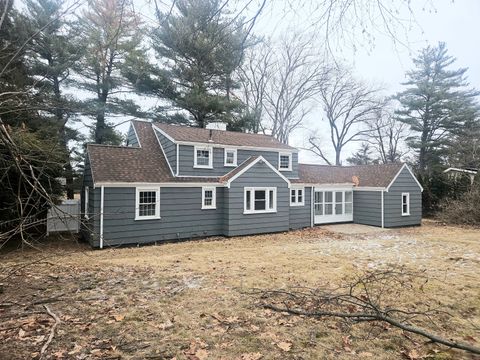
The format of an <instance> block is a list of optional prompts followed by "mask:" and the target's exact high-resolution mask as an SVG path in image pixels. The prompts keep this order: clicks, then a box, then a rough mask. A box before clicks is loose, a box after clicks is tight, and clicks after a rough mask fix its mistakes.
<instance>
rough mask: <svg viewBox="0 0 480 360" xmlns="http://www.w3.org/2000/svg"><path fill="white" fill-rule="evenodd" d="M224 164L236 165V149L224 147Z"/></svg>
mask: <svg viewBox="0 0 480 360" xmlns="http://www.w3.org/2000/svg"><path fill="white" fill-rule="evenodd" d="M224 159H225V161H224V166H237V149H225V155H224Z"/></svg>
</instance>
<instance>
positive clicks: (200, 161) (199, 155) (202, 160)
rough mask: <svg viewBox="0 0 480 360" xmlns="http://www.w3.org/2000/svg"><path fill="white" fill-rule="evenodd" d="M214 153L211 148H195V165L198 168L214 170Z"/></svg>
mask: <svg viewBox="0 0 480 360" xmlns="http://www.w3.org/2000/svg"><path fill="white" fill-rule="evenodd" d="M212 155H213V152H212V148H211V147H210V146H205V147H202V146H195V153H194V158H195V159H194V163H193V164H194V165H193V167H196V168H204V169H211V168H213V166H212V165H213V156H212Z"/></svg>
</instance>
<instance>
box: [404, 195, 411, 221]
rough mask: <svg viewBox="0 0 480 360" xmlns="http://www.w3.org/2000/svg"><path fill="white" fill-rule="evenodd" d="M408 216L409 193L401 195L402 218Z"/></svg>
mask: <svg viewBox="0 0 480 360" xmlns="http://www.w3.org/2000/svg"><path fill="white" fill-rule="evenodd" d="M409 215H410V193H402V216H409Z"/></svg>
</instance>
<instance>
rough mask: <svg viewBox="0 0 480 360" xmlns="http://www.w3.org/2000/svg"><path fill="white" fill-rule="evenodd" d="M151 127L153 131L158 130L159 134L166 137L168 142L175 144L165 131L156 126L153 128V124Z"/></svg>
mask: <svg viewBox="0 0 480 360" xmlns="http://www.w3.org/2000/svg"><path fill="white" fill-rule="evenodd" d="M152 127H153V128H154V129H155V130H158V132H160V133H161V134H162V135H163V136H165V137H166V138H167V139H168V140H170V141H171V142H173V143H177V142H176V141H175V139H174V138H172V137H171V136H170V135H168V134H167V133H166V132H165V131H163V130H162V129H160V128H159V127H158V126H155V125H154V124H152Z"/></svg>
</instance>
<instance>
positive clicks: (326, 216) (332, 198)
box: [313, 188, 353, 224]
mask: <svg viewBox="0 0 480 360" xmlns="http://www.w3.org/2000/svg"><path fill="white" fill-rule="evenodd" d="M313 206H314V222H315V224H326V223H335V222H349V221H353V193H352V190H351V189H348V190H345V189H341V190H340V189H338V190H324V189H320V188H315V195H314V203H313Z"/></svg>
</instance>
